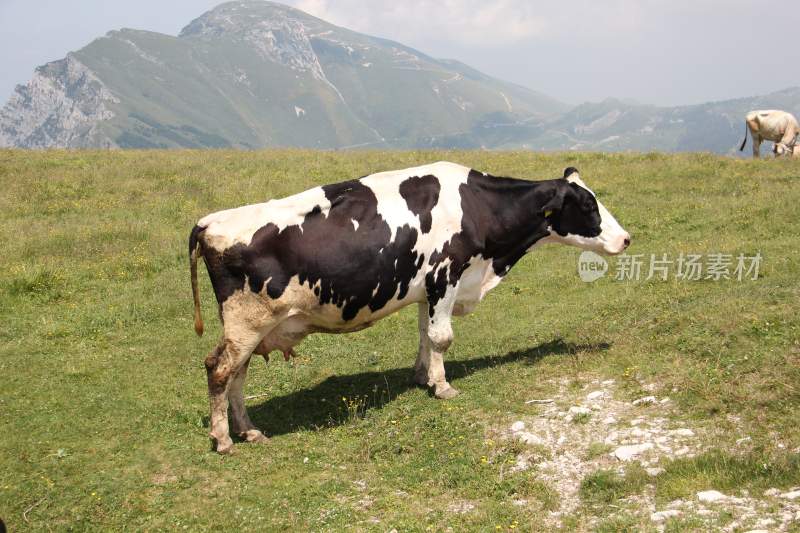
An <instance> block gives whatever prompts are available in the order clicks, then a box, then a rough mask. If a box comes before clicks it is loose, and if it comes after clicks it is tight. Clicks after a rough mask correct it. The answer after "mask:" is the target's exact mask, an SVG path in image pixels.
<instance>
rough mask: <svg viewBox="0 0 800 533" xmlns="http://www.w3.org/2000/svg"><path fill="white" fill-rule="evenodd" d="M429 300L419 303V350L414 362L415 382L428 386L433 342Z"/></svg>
mask: <svg viewBox="0 0 800 533" xmlns="http://www.w3.org/2000/svg"><path fill="white" fill-rule="evenodd" d="M428 320H429V317H428V302H421V303H419V304H418V314H417V328H418V330H419V351H418V352H417V361H416V362H415V363H414V383H416V384H417V385H421V386H423V387H427V386H428V367H429V366H430V358H431V343H430V341H429V340H428Z"/></svg>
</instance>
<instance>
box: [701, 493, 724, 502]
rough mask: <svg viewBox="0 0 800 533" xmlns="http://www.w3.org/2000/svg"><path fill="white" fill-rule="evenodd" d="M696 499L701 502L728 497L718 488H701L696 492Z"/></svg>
mask: <svg viewBox="0 0 800 533" xmlns="http://www.w3.org/2000/svg"><path fill="white" fill-rule="evenodd" d="M697 499H698V500H700V501H701V502H706V503H715V502H721V501H723V500H727V499H728V497H727V496H725V495H724V494H722V493H721V492H719V491H718V490H703V491H700V492H698V493H697Z"/></svg>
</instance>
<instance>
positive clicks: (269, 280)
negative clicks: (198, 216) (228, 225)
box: [207, 180, 422, 321]
mask: <svg viewBox="0 0 800 533" xmlns="http://www.w3.org/2000/svg"><path fill="white" fill-rule="evenodd" d="M323 190H324V192H325V196H326V197H327V198H328V199H329V200H330V202H331V208H330V210H329V211H328V213H327V216H326V215H325V214H324V213H323V212H322V210H321V209H320V207H319V206H316V207H314V209H312V210H311V211H310V212H308V213H307V214H306V215H305V218H304V220H303V222H302V224H300V225H293V226H287V227H286V228H284V229H283V230H281V231H279V230H278V227H277V226H276V225H275V224H272V223H269V224H267V225H265V226H263V227H261V228H259V229H258V230H257V231H256V232H255V234H254V235H253V238H252V240H251V242H250V244H249V245H244V244H236V245H234V246H231V247H230V248H228V249H227V250H225V252H224V253H222V254H219V253H218V252H216V253H215V252H213V251H211V253H210V254H207V264H208V265H209V274H210V275H211V277H212V284H213V285H214V290H215V293H216V295H217V300H218V301H219V302H220V303H222V302H224V301H225V300H226V299H227V298H228V297H229V296H230V295H231V294H233V292H234V291H236V290H241V289H242V288H243V287H244V283H245V279H247V280H248V283H249V285H250V290H251V291H253V292H261V291H262V290H266V293H267V295H268V296H269V297H270V298H274V299H277V298H280V296H281V295H282V294H283V292H284V291H285V290H286V287H287V286H288V284H289V281H290V280H291V279H292V277H293V276H298V279H299V281H300V283H301V284H306V285H307V286H309V287H314V293H315V294H316V295H317V298H318V299H319V302H320V303H321V304H334V305H337V306H338V307H340V308H342V319H343V320H345V321H347V320H352V319H353V318H355V316H356V315H357V314H358V311H359V310H360V309H362V308H364V307H367V306H368V307H369V308H370V309H371V310H373V311H376V310H378V309H381V308H382V307H383V306H384V305H386V303H387V302H388V301H389V300H390V299H392V298H403V297H405V296H406V294H407V293H408V286H409V282H410V281H411V279H412V278H413V277H414V275H415V274H416V273H417V271H418V270H419V267H420V266H421V264H422V258H421V257H418V254H417V253H416V252H414V251H413V248H414V246H415V245H416V242H417V237H418V234H417V230H416V229H415V228H412V227H410V226H408V225H404V226H402V227H400V228H396V230H395V236H394V239H393V240H392V241H391V242H390V238H391V234H392V232H391V229H390V228H389V225H388V224H387V223H386V222H385V221H384V220H383V219H382V218H381V217H380V215H379V214H378V212H377V205H378V201H377V198H375V194H374V193H373V191H372V189H370V188H369V187H366V186H365V185H363V184H362V183H361V182H360V181H357V180H352V181H347V182H344V183H337V184H334V185H327V186H325V187H323ZM352 220H356V221H357V222H358V229H356V228H355V227H354V225H353V223H352ZM215 278H216V279H217V281H216V282H214V279H215ZM318 283H319V285H318V286H317V284H318Z"/></svg>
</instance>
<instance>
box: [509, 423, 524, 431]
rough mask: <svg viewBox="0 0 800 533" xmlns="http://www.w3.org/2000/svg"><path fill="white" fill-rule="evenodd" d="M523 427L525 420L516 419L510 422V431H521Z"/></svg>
mask: <svg viewBox="0 0 800 533" xmlns="http://www.w3.org/2000/svg"><path fill="white" fill-rule="evenodd" d="M523 429H525V422H523V421H522V420H517V421H516V422H514V423H513V424H511V431H513V432H514V433H517V432H519V431H522V430H523Z"/></svg>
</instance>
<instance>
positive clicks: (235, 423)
mask: <svg viewBox="0 0 800 533" xmlns="http://www.w3.org/2000/svg"><path fill="white" fill-rule="evenodd" d="M249 366H250V358H248V359H247V361H245V362H244V363H243V364H242V366H241V367H240V368H239V370H238V371H237V372H236V375H235V376H234V377H233V380H232V381H231V387H230V390H229V391H228V398H229V403H230V408H231V426H232V429H233V432H234V433H236V434H237V435H239V436H240V437H241V438H243V439H245V440H246V441H247V442H267V440H268V439H267V437H265V436H264V434H263V433H262V432H261V431H260V430H259V429H258V428H257V427H256V426H255V425H254V424H253V422H251V421H250V417H249V416H248V415H247V408H246V407H245V404H244V384H245V381H246V380H247V369H248V367H249Z"/></svg>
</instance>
